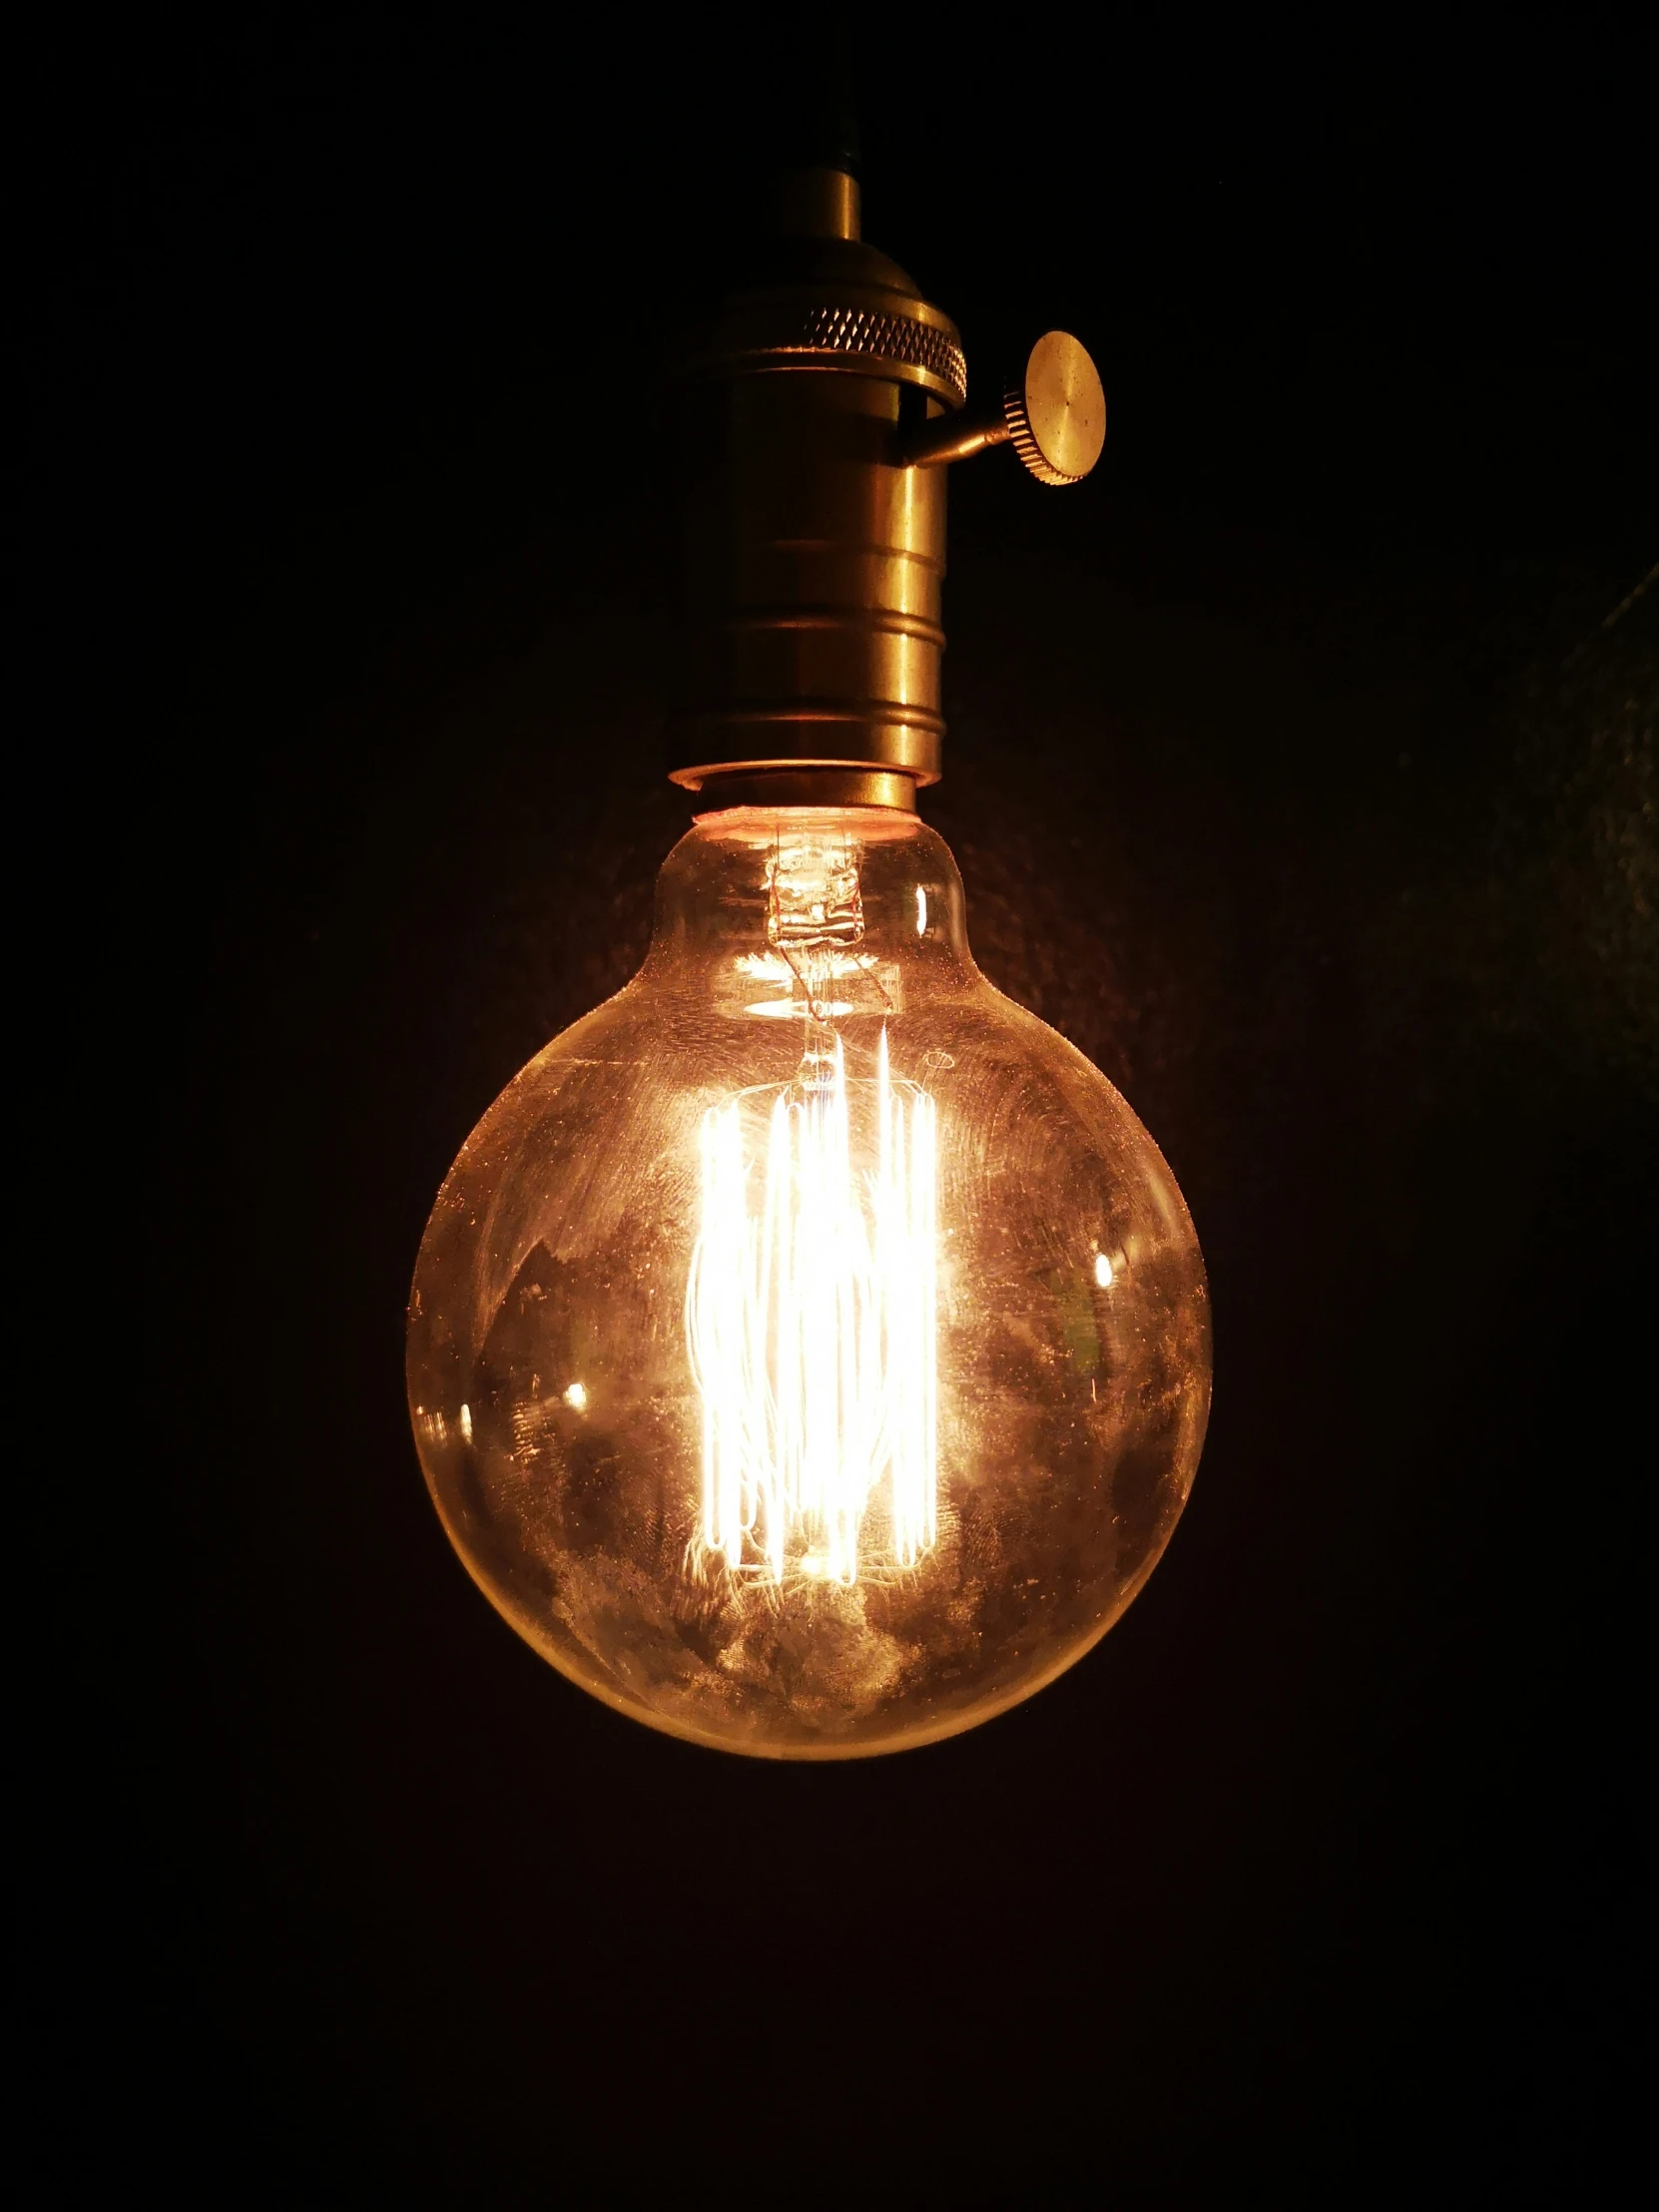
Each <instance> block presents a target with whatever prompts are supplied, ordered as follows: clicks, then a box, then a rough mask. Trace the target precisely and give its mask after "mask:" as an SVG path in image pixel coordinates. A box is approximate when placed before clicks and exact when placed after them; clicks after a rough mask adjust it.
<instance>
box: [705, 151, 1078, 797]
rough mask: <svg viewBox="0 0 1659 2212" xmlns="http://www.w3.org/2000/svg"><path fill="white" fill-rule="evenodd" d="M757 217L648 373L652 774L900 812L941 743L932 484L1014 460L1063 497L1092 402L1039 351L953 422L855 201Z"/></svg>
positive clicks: (956, 387)
mask: <svg viewBox="0 0 1659 2212" xmlns="http://www.w3.org/2000/svg"><path fill="white" fill-rule="evenodd" d="M776 207H777V215H778V221H779V223H780V225H781V227H782V231H783V234H784V235H782V236H780V237H776V238H774V239H773V240H772V241H771V242H770V243H768V244H765V245H763V246H762V247H760V248H759V249H758V250H757V251H756V253H755V255H754V257H753V258H752V261H751V265H750V267H749V269H748V271H747V274H746V277H745V279H744V280H743V281H742V282H741V283H740V284H739V285H738V286H737V287H736V288H735V289H734V290H733V291H732V292H731V293H730V294H729V295H728V296H727V298H726V300H725V302H724V304H723V305H722V306H721V307H720V308H719V309H718V311H717V312H716V313H714V314H713V315H712V316H710V317H709V318H708V319H707V320H706V321H705V322H704V323H703V324H702V325H701V326H700V327H699V328H697V329H695V330H693V331H692V332H691V333H690V334H689V335H688V336H687V337H686V338H685V339H683V340H682V342H681V343H680V345H679V346H678V347H677V349H676V351H675V353H674V355H673V357H672V359H671V362H670V367H669V377H670V402H669V403H670V411H671V417H672V423H673V431H674V447H675V456H676V467H677V485H676V489H677V493H678V512H679V536H680V542H679V563H678V568H679V582H680V591H679V610H678V624H677V634H676V650H675V657H674V675H673V710H672V721H671V736H670V743H671V749H672V760H671V767H670V773H671V775H672V777H673V780H674V781H675V782H676V783H677V784H681V785H683V786H685V787H686V788H687V789H688V790H691V791H706V790H710V789H712V788H714V787H716V786H719V787H720V788H721V789H723V790H724V789H726V788H727V787H728V786H730V785H731V784H732V783H733V781H734V780H738V781H741V782H743V783H745V784H747V783H750V782H753V781H754V780H755V779H756V778H757V777H762V778H765V779H767V780H768V783H769V788H782V787H781V785H780V783H779V780H780V779H783V780H784V781H785V782H787V783H788V784H789V788H790V789H791V790H797V791H799V790H805V789H806V788H807V786H808V785H810V786H811V788H812V789H813V790H814V791H815V792H820V793H828V792H830V791H831V790H834V791H840V790H842V789H843V787H844V788H846V789H852V788H856V789H858V790H865V791H874V790H875V789H876V788H877V787H879V789H880V790H881V791H882V792H884V793H886V794H888V796H885V797H879V798H868V799H865V800H858V801H853V800H847V801H845V802H844V803H845V804H849V805H851V804H859V805H866V804H867V805H871V806H899V805H906V804H907V805H913V804H914V793H915V788H916V786H918V785H920V784H931V783H934V782H935V781H936V780H937V778H938V775H939V771H940V761H941V754H942V744H943V738H944V716H943V712H942V708H941V663H942V657H943V653H944V626H943V584H944V566H945V484H946V480H947V473H948V472H947V471H946V469H945V468H943V467H942V466H938V465H935V464H938V463H941V462H945V461H949V460H955V459H961V458H964V457H965V456H966V455H968V454H970V453H975V452H980V451H982V450H984V448H985V447H987V446H990V445H996V444H1004V443H1009V442H1012V443H1013V445H1014V446H1015V447H1016V448H1017V450H1018V451H1019V454H1020V457H1021V459H1022V460H1023V461H1024V462H1025V464H1026V466H1027V467H1028V468H1029V469H1031V471H1032V473H1033V474H1034V475H1036V476H1037V477H1039V479H1040V480H1041V481H1043V482H1044V483H1074V482H1076V481H1077V479H1078V478H1079V477H1080V476H1083V475H1086V474H1087V473H1088V471H1089V469H1091V468H1092V467H1093V466H1094V463H1095V461H1096V459H1098V457H1099V453H1100V448H1101V441H1102V439H1103V438H1104V435H1105V422H1106V410H1105V399H1104V396H1103V394H1102V392H1101V388H1100V379H1099V377H1098V376H1097V375H1096V374H1095V371H1094V364H1093V363H1092V362H1091V361H1090V359H1089V357H1088V355H1087V353H1085V352H1084V350H1083V348H1082V346H1081V345H1079V344H1078V342H1077V340H1076V339H1075V338H1073V337H1070V336H1069V335H1067V333H1065V332H1064V331H1052V330H1051V331H1050V332H1048V334H1047V335H1046V336H1045V337H1043V338H1041V339H1039V340H1038V342H1037V344H1036V345H1035V346H1034V347H1033V349H1032V351H1031V355H1030V358H1029V360H1028V362H1027V364H1026V369H1025V373H1024V375H1023V377H1022V378H1021V379H1020V381H1019V382H1018V384H1017V385H1016V386H1015V387H1014V388H1013V389H1012V390H1010V391H1009V392H1008V393H1007V394H1006V395H1005V396H1004V398H1002V399H1001V400H999V401H998V402H996V403H995V404H994V405H992V406H990V407H988V408H985V409H982V410H980V411H978V412H977V413H975V414H972V415H969V414H966V413H964V412H963V408H964V404H965V401H966V398H967V366H966V362H965V360H964V358H963V355H962V348H961V341H960V339H959V337H958V336H957V333H956V328H955V325H954V323H952V322H951V320H950V318H949V316H948V315H946V314H943V313H941V312H940V310H939V309H938V308H937V307H935V306H932V305H931V304H930V303H929V302H928V301H927V300H925V299H924V298H923V297H922V296H921V293H920V292H919V291H918V290H917V288H916V286H915V284H914V283H913V282H912V280H911V279H910V277H907V276H906V275H905V274H904V272H903V270H901V269H900V268H899V267H898V266H897V264H896V263H894V262H890V261H888V260H887V258H886V256H885V255H883V254H878V253H877V252H876V251H875V249H874V248H873V247H870V246H866V245H865V244H864V243H863V241H862V240H861V238H860V237H859V233H858V224H859V211H858V193H857V186H856V184H855V183H854V181H853V180H852V178H851V177H850V176H848V175H846V174H844V173H843V172H841V171H837V170H831V169H806V170H797V171H793V172H791V173H789V174H788V175H787V176H786V177H785V178H784V179H783V180H782V182H781V185H780V188H779V192H778V197H777V203H776ZM895 779H896V785H895V782H894V780H895ZM803 780H805V782H803ZM898 787H902V794H903V796H902V797H898V798H895V797H893V796H891V793H892V792H893V790H895V789H897V788H898ZM722 803H723V804H736V803H737V802H726V801H723V802H722ZM776 803H777V804H786V803H787V804H809V803H822V804H826V805H829V804H837V803H841V802H838V801H835V800H831V799H829V798H826V799H824V800H822V801H821V802H808V801H805V800H797V801H791V802H784V801H782V800H780V801H777V802H776Z"/></svg>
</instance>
